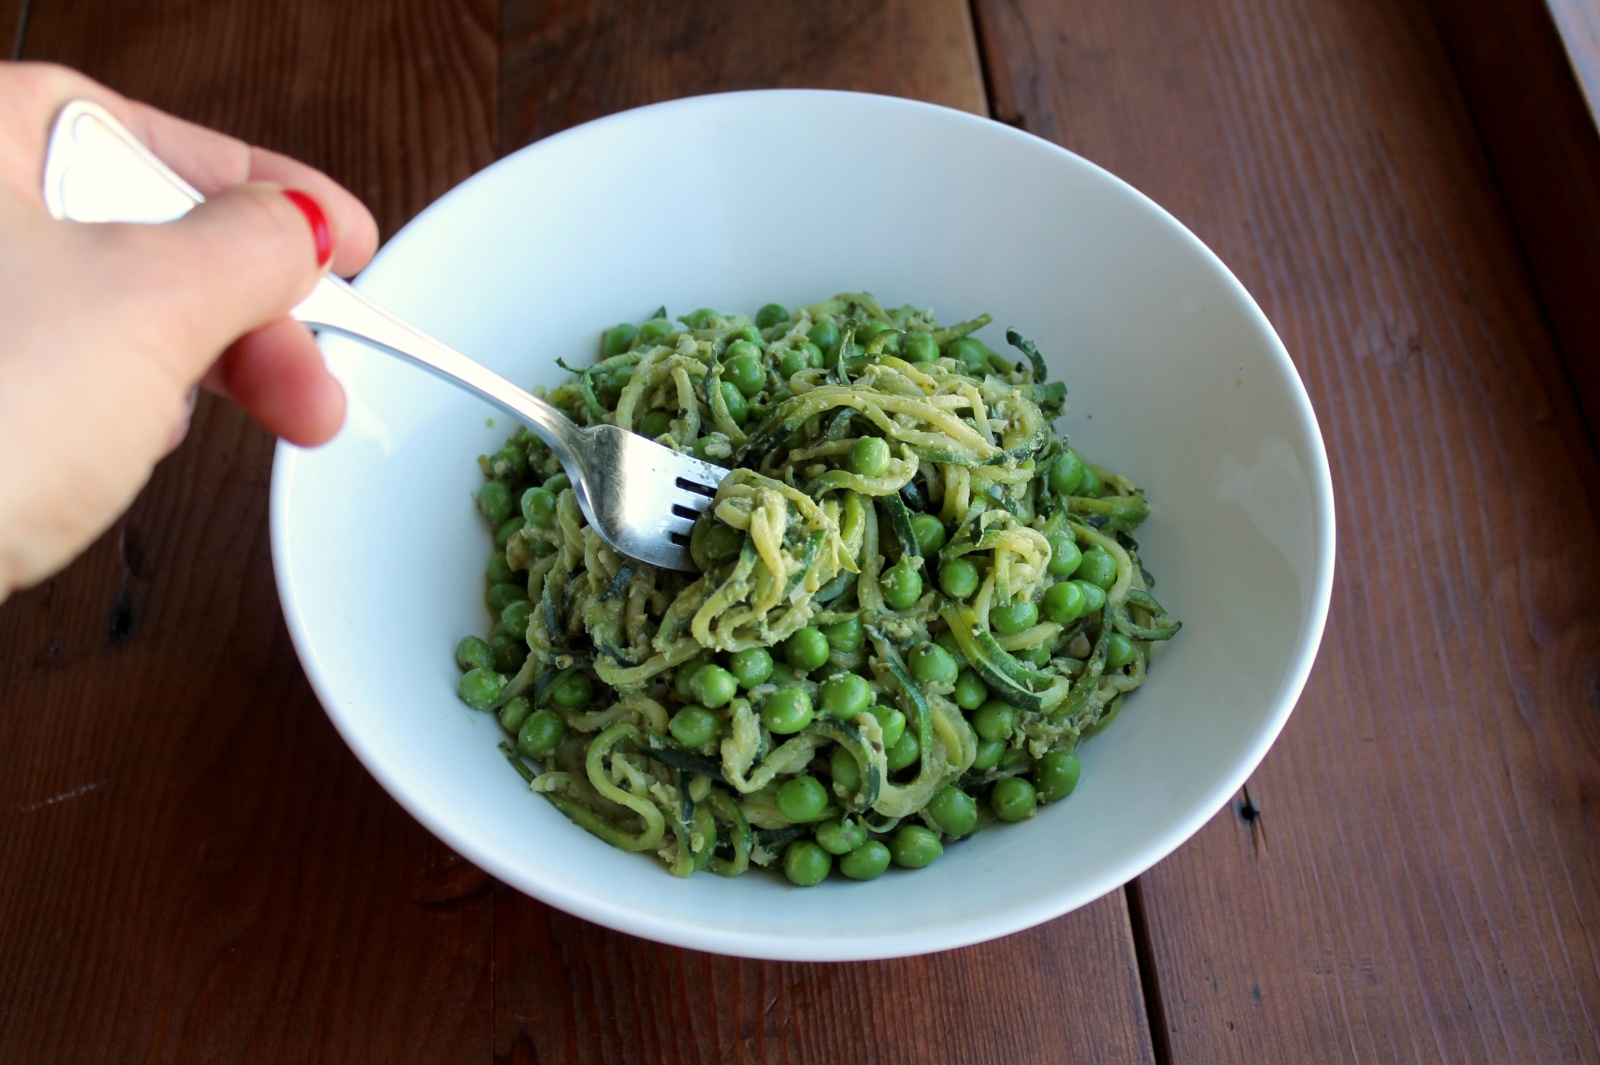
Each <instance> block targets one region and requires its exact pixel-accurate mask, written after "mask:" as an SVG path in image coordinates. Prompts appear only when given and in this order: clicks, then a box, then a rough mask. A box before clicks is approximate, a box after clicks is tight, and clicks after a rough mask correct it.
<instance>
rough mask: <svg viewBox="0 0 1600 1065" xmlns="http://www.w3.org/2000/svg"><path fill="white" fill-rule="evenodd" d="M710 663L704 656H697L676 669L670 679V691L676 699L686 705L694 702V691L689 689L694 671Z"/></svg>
mask: <svg viewBox="0 0 1600 1065" xmlns="http://www.w3.org/2000/svg"><path fill="white" fill-rule="evenodd" d="M710 661H711V659H709V658H707V657H706V656H705V655H703V654H698V655H695V656H694V657H693V658H691V659H689V661H687V662H684V663H683V664H682V665H680V666H679V667H678V672H677V673H675V674H674V675H673V677H672V690H673V691H674V692H675V693H677V696H678V698H680V699H682V700H683V701H684V702H686V703H692V702H694V689H692V688H690V687H689V682H690V681H691V680H693V679H694V674H695V671H696V670H697V669H699V668H700V667H701V666H703V665H706V664H707V663H709V662H710Z"/></svg>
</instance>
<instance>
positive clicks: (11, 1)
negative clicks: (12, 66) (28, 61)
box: [0, 0, 28, 59]
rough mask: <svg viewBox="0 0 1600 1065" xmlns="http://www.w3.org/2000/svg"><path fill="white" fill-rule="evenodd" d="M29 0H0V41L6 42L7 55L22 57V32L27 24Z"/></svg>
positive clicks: (16, 57) (15, 57)
mask: <svg viewBox="0 0 1600 1065" xmlns="http://www.w3.org/2000/svg"><path fill="white" fill-rule="evenodd" d="M27 17H28V3H27V0H0V34H4V36H3V37H0V41H4V42H5V46H6V49H7V50H6V57H7V58H9V59H20V58H21V57H22V33H23V30H24V28H25V27H26V25H27Z"/></svg>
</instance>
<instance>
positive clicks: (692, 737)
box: [667, 703, 722, 747]
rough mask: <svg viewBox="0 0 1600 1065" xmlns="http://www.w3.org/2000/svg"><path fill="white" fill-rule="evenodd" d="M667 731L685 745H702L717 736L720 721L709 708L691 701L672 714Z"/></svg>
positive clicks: (720, 725) (720, 729) (720, 728)
mask: <svg viewBox="0 0 1600 1065" xmlns="http://www.w3.org/2000/svg"><path fill="white" fill-rule="evenodd" d="M667 731H668V732H670V733H672V735H673V738H674V739H676V740H677V741H678V742H679V743H681V744H683V745H684V746H685V747H704V746H705V745H706V744H708V743H710V742H711V741H712V740H714V739H716V738H717V735H718V733H720V732H721V731H722V722H721V720H719V719H718V717H717V715H716V714H714V713H712V712H711V711H710V710H707V709H706V708H705V707H703V706H695V705H693V704H692V703H691V704H690V705H688V706H685V707H683V708H682V709H681V710H679V711H678V712H677V713H675V714H673V715H672V720H670V721H668V722H667Z"/></svg>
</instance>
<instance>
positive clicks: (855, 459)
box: [850, 436, 889, 477]
mask: <svg viewBox="0 0 1600 1065" xmlns="http://www.w3.org/2000/svg"><path fill="white" fill-rule="evenodd" d="M888 468H889V442H888V441H886V440H884V439H883V438H882V437H879V436H863V437H862V438H861V439H860V440H857V441H856V442H855V444H854V445H853V446H852V447H851V448H850V470H851V472H853V473H859V474H860V475H861V476H863V477H882V476H883V474H884V472H885V471H886V470H888Z"/></svg>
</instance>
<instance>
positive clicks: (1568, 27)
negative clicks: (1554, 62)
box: [1547, 0, 1600, 118]
mask: <svg viewBox="0 0 1600 1065" xmlns="http://www.w3.org/2000/svg"><path fill="white" fill-rule="evenodd" d="M1547 2H1548V4H1549V9H1550V16H1551V17H1552V18H1553V19H1555V23H1556V28H1557V30H1559V31H1560V33H1561V42H1562V45H1563V47H1564V48H1565V50H1566V53H1567V59H1568V61H1570V62H1571V64H1572V70H1573V73H1575V74H1576V75H1577V77H1578V84H1579V85H1581V86H1582V87H1583V94H1584V97H1585V99H1586V100H1587V101H1588V104H1589V112H1590V115H1591V116H1592V117H1597V118H1600V7H1596V6H1595V5H1594V4H1593V3H1592V2H1588V0H1547Z"/></svg>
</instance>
